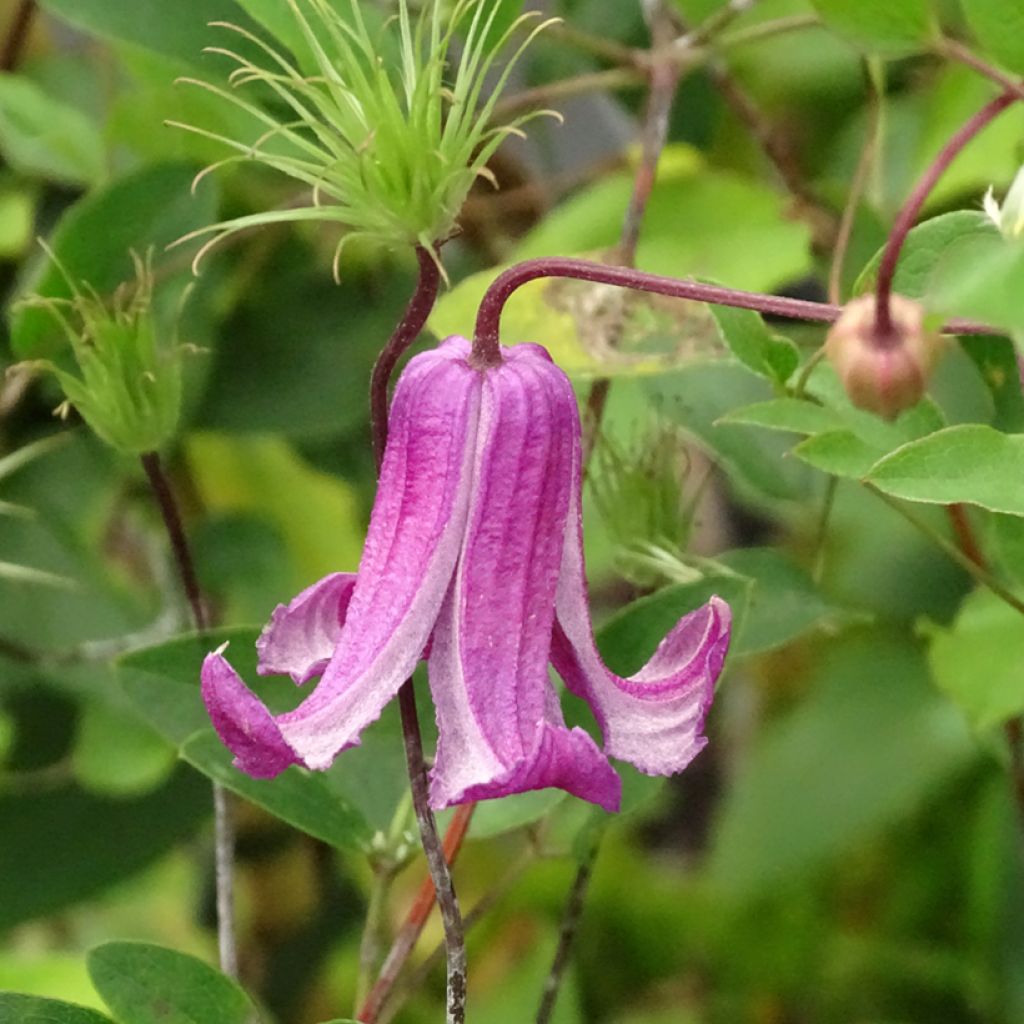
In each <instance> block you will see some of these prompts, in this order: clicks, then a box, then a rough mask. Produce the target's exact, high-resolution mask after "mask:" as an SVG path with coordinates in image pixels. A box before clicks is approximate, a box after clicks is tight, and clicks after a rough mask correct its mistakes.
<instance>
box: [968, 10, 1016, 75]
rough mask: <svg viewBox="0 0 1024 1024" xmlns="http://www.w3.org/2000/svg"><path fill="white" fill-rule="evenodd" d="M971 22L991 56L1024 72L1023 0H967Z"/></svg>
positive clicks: (972, 29) (1011, 67) (976, 34)
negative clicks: (1021, 0)
mask: <svg viewBox="0 0 1024 1024" xmlns="http://www.w3.org/2000/svg"><path fill="white" fill-rule="evenodd" d="M961 6H962V7H963V11H964V17H965V18H966V19H967V24H968V25H969V26H970V28H971V31H972V32H973V33H974V35H975V38H977V40H978V42H979V43H981V45H982V47H983V49H985V50H986V51H987V52H988V53H989V54H991V56H993V57H995V59H996V60H997V61H999V63H1000V64H1002V65H1003V66H1004V67H1006V68H1009V70H1010V71H1013V72H1015V73H1016V74H1018V75H1024V7H1022V6H1021V5H1020V3H1019V0H963V3H962V5H961Z"/></svg>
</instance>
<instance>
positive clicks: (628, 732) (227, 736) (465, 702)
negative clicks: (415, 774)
mask: <svg viewBox="0 0 1024 1024" xmlns="http://www.w3.org/2000/svg"><path fill="white" fill-rule="evenodd" d="M502 352H503V356H504V361H503V362H502V363H501V365H499V366H497V367H490V368H488V369H485V370H480V369H476V368H474V367H473V366H472V365H470V362H469V354H470V348H469V343H468V342H467V341H466V340H465V339H463V338H449V339H448V340H447V341H445V342H443V343H442V344H441V345H440V346H439V347H438V348H437V349H435V350H433V351H431V352H427V353H424V354H422V355H419V356H417V357H416V358H414V359H413V360H411V361H410V363H409V366H408V368H407V369H406V371H405V372H404V373H403V374H402V376H401V378H400V379H399V381H398V385H397V387H396V389H395V396H394V401H393V403H392V409H391V432H390V437H389V440H388V444H387V450H386V452H385V455H384V463H383V467H382V470H381V476H380V484H379V487H378V491H377V499H376V502H375V504H374V508H373V514H372V516H371V519H370V527H369V531H368V535H367V539H366V547H365V549H364V551H363V558H362V562H361V563H360V566H359V572H358V573H355V574H352V573H335V574H334V575H331V576H328V577H327V578H326V579H323V580H321V581H320V582H319V583H315V584H313V586H311V587H309V588H308V589H307V590H304V591H303V592H302V593H301V594H299V596H298V597H296V598H295V600H293V601H292V602H291V604H289V605H281V606H279V607H278V608H277V610H276V611H275V612H274V614H273V617H272V618H271V620H270V623H269V624H268V625H267V627H266V629H265V630H264V631H263V635H262V636H261V637H260V639H259V641H258V644H257V646H258V651H259V671H260V672H261V673H275V674H276V673H286V674H288V675H290V676H291V677H292V678H293V679H294V680H295V682H296V683H299V684H302V683H305V682H306V681H308V680H309V679H311V678H312V677H314V676H316V675H319V674H322V678H321V680H320V682H319V684H318V685H317V687H316V689H315V690H314V691H313V692H312V694H310V696H309V697H308V698H307V699H306V700H305V701H303V702H302V703H301V704H300V705H299V706H298V707H297V708H296V709H295V710H294V711H290V712H288V713H286V714H282V715H277V716H276V717H275V716H272V715H271V713H270V711H268V710H267V708H266V707H265V706H264V705H263V703H262V702H261V701H260V700H259V699H258V698H257V697H256V696H254V695H253V694H252V693H251V692H250V691H249V690H248V689H247V688H246V686H245V684H244V683H243V682H242V680H241V679H240V678H239V677H238V675H237V674H236V673H235V671H234V670H233V669H232V668H231V666H230V665H229V664H228V662H227V661H226V660H225V658H224V656H223V653H222V652H223V648H222V649H221V650H220V651H217V652H215V653H213V654H210V655H208V656H207V658H206V660H205V662H204V664H203V673H202V689H203V698H204V700H205V701H206V706H207V708H208V710H209V713H210V717H211V719H212V720H213V724H214V725H215V726H216V728H217V731H218V732H219V733H220V736H221V739H222V740H223V741H224V743H225V744H226V745H227V746H228V747H229V748H230V749H231V750H232V751H233V752H234V754H235V764H236V765H237V766H238V767H239V768H240V769H241V770H242V771H244V772H247V773H248V774H249V775H252V776H254V777H256V778H269V777H271V776H274V775H277V774H278V773H279V772H281V771H283V770H284V769H285V768H287V767H288V766H289V765H291V764H301V765H305V766H307V767H309V768H314V769H323V768H327V767H328V766H329V765H330V764H331V762H332V761H333V760H334V758H335V757H336V756H337V754H338V753H339V752H340V751H342V750H345V749H346V748H348V747H352V746H355V745H356V744H358V743H359V737H360V734H361V733H362V731H363V729H365V728H366V727H367V726H368V725H369V724H370V723H371V722H373V721H374V720H375V719H376V718H377V717H378V716H379V715H380V713H381V711H382V709H383V708H384V706H385V705H386V704H387V703H388V701H390V700H391V698H392V697H393V696H394V695H395V694H396V693H397V691H398V689H399V687H400V686H401V685H402V683H403V682H404V681H405V679H406V678H408V676H409V675H410V674H411V673H412V671H413V668H414V667H415V665H416V663H417V662H418V661H419V660H420V658H424V657H425V658H426V659H427V663H428V664H427V670H428V675H429V678H430V688H431V693H432V695H433V699H434V705H435V707H436V709H437V726H438V733H439V740H438V747H437V755H436V758H435V761H434V765H433V768H432V770H431V781H430V786H431V788H430V802H431V804H432V806H433V807H434V808H436V809H440V808H444V807H448V806H451V805H452V804H457V803H462V802H464V801H467V800H480V799H484V798H488V797H499V796H505V795H508V794H511V793H521V792H524V791H526V790H531V789H540V788H543V787H546V786H557V787H560V788H561V789H564V790H566V791H568V792H569V793H573V794H575V795H576V796H578V797H581V798H583V799H585V800H590V801H592V802H594V803H596V804H600V805H601V806H602V807H604V808H606V809H607V810H610V811H611V810H617V809H618V806H619V802H620V797H621V782H620V780H619V777H618V775H617V774H616V772H615V771H614V769H613V768H612V767H611V765H610V764H609V762H608V757H609V756H611V757H615V758H620V759H622V760H624V761H628V762H630V763H631V764H634V765H636V767H637V768H639V769H640V771H642V772H645V773H647V774H650V775H668V774H671V773H674V772H678V771H680V770H682V769H683V768H684V767H686V765H687V764H689V762H690V761H691V760H692V759H693V758H694V757H695V756H696V754H697V753H698V752H699V751H700V750H701V748H702V747H703V746H704V744H705V743H706V742H707V740H706V739H705V738H704V736H703V735H702V729H703V724H704V717H705V715H706V713H707V710H708V707H709V705H710V703H711V699H712V695H713V690H714V684H715V680H716V679H717V677H718V675H719V672H720V671H721V668H722V662H723V661H724V659H725V654H726V650H727V648H728V644H729V630H730V615H729V607H728V605H726V604H725V602H724V601H722V600H720V599H719V598H717V597H713V598H712V599H711V600H710V601H709V602H708V604H706V605H704V606H703V607H702V608H699V609H697V610H696V611H694V612H691V613H690V614H689V615H687V616H686V617H685V618H683V619H682V620H681V621H680V622H679V623H678V625H677V626H676V627H675V628H674V629H673V630H672V631H671V632H670V633H669V634H668V636H667V637H665V639H664V640H663V641H662V643H661V645H660V646H659V648H658V650H657V652H656V653H655V654H654V656H653V658H652V659H651V660H650V662H649V663H648V664H647V665H646V666H645V667H644V668H643V669H641V670H640V671H639V672H638V673H637V674H636V675H634V676H632V677H630V678H628V679H624V678H621V677H619V676H617V675H615V674H614V673H612V672H610V671H609V670H608V669H607V668H606V667H605V666H604V664H603V663H602V662H601V658H600V655H599V654H598V651H597V647H596V646H595V644H594V636H593V629H592V627H591V624H590V615H589V611H588V606H587V583H586V577H585V575H584V565H583V536H582V524H581V516H580V498H581V455H580V421H579V414H578V411H577V408H576V399H575V396H574V395H573V390H572V386H571V384H570V383H569V380H568V378H567V377H566V376H565V374H564V373H562V371H561V370H560V369H558V367H557V366H555V365H554V363H552V361H551V358H550V356H549V355H548V354H547V352H546V351H545V350H544V349H542V348H541V347H539V346H537V345H517V346H516V347H514V348H509V349H503V350H502ZM549 662H550V663H551V664H553V665H554V667H555V669H556V670H557V671H558V672H559V674H560V675H561V676H562V678H563V679H564V680H565V683H566V685H567V686H568V687H569V689H570V690H571V691H572V692H573V693H575V694H577V695H579V696H580V697H582V698H584V699H585V700H586V701H587V702H588V703H589V704H590V707H591V708H592V709H593V712H594V715H595V717H596V718H597V721H598V724H599V725H600V727H601V733H602V736H603V738H604V749H603V750H601V749H600V748H599V747H598V746H597V744H596V743H595V742H594V740H593V739H592V738H591V737H590V735H589V734H588V733H586V732H585V731H583V730H582V729H579V728H574V729H570V728H568V727H567V726H566V724H565V721H564V719H563V717H562V711H561V707H560V705H559V700H558V696H557V693H556V691H555V689H554V687H553V685H552V683H551V680H550V678H549V675H548V664H549Z"/></svg>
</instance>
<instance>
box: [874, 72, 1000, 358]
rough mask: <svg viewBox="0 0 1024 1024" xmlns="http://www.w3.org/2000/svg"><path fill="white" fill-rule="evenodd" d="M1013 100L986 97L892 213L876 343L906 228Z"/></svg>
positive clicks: (883, 329) (884, 325) (885, 330)
mask: <svg viewBox="0 0 1024 1024" xmlns="http://www.w3.org/2000/svg"><path fill="white" fill-rule="evenodd" d="M1016 99H1017V95H1016V94H1015V93H1014V92H1011V91H1007V92H1004V93H1002V94H1000V95H999V96H997V97H996V98H995V99H994V100H990V101H989V102H988V103H986V104H985V106H983V107H982V108H981V110H979V111H978V112H977V113H976V114H974V115H973V116H972V117H971V118H969V119H968V120H967V121H966V123H965V124H964V125H963V126H962V127H961V128H960V129H959V130H958V131H957V132H956V133H955V134H954V135H953V136H952V137H951V138H950V140H949V141H948V142H947V143H946V144H945V146H943V147H942V149H941V150H940V151H939V154H938V156H936V158H935V159H934V160H933V161H932V164H931V166H930V167H929V168H928V169H927V170H926V171H925V172H924V174H922V175H921V177H920V179H919V180H918V182H917V184H916V185H914V188H913V191H912V192H911V193H910V195H909V196H908V197H907V201H906V202H905V203H904V204H903V207H902V209H901V210H900V212H899V213H898V214H897V215H896V220H895V222H894V223H893V226H892V231H890V232H889V237H888V239H886V243H885V248H884V249H883V250H882V259H881V262H880V263H879V264H878V280H877V282H876V284H875V332H876V336H877V338H878V341H879V344H883V345H884V344H885V340H886V339H888V338H891V337H892V335H893V330H892V317H891V315H890V311H889V298H890V296H891V295H892V281H893V276H894V275H895V273H896V264H897V263H898V262H899V258H900V252H901V250H902V249H903V243H904V242H905V241H906V240H907V235H908V234H909V233H910V229H911V228H912V227H913V226H914V222H915V221H916V220H917V216H918V214H919V213H920V212H921V207H922V206H924V204H925V200H926V199H927V198H928V196H929V195H931V192H932V189H933V188H935V185H936V183H937V182H938V180H939V178H941V177H942V175H943V174H944V173H945V171H946V168H947V167H949V165H950V164H951V163H952V162H953V160H954V159H955V158H956V156H957V154H958V153H959V152H960V151H961V150H962V149H963V148H964V146H966V145H967V143H968V142H970V141H971V139H973V138H974V137H975V136H976V135H977V134H978V133H979V132H980V131H981V130H982V128H984V127H985V126H986V125H987V124H988V123H989V122H990V121H992V120H994V119H995V118H996V117H997V116H998V115H999V114H1001V113H1002V112H1003V111H1004V110H1005V109H1006V108H1007V107H1008V106H1010V104H1012V103H1013V102H1014V101H1015V100H1016Z"/></svg>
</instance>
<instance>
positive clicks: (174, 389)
mask: <svg viewBox="0 0 1024 1024" xmlns="http://www.w3.org/2000/svg"><path fill="white" fill-rule="evenodd" d="M49 255H50V258H51V259H54V260H55V262H56V259H55V257H54V256H53V254H52V253H50V254H49ZM133 259H134V262H135V275H136V276H135V280H134V281H133V282H129V283H126V284H124V285H122V286H121V287H120V288H118V289H117V291H116V292H115V293H114V294H113V296H112V297H111V298H110V299H109V300H104V299H103V298H102V297H101V296H100V295H98V294H97V293H96V292H95V290H93V289H92V288H91V287H90V286H89V285H88V284H85V283H84V282H83V283H81V284H80V285H79V284H76V283H75V282H74V281H73V280H72V279H71V278H70V276H69V275H68V274H67V272H66V271H65V272H64V276H65V278H66V279H67V282H68V287H69V288H70V291H71V297H70V298H68V299H58V298H51V297H47V296H30V297H28V298H26V299H24V300H23V302H24V303H25V304H26V305H32V306H39V307H41V308H43V309H46V310H47V311H48V312H49V313H51V314H52V315H53V316H54V318H55V319H56V320H57V321H58V323H60V325H61V327H62V328H63V329H64V333H65V334H66V335H67V339H68V342H69V344H70V347H71V353H72V356H73V357H74V362H75V364H76V367H77V371H78V372H77V373H75V372H73V371H72V370H70V369H65V368H64V366H61V365H58V363H56V362H53V361H51V360H35V361H34V362H33V363H32V365H34V366H36V367H38V368H40V369H44V370H48V371H50V372H51V373H53V374H54V376H55V377H56V378H57V381H58V382H59V384H60V386H61V388H62V389H63V391H64V395H65V399H66V400H65V402H63V403H62V404H61V405H60V406H59V407H58V410H57V411H58V413H60V414H66V412H67V410H68V409H69V407H70V406H74V408H75V409H77V410H78V412H79V413H80V414H81V416H82V419H84V420H85V422H86V423H87V424H88V425H89V426H90V427H91V428H92V429H93V430H94V431H95V433H96V434H97V436H99V437H100V438H101V439H102V440H103V441H105V442H106V443H107V444H110V445H112V446H113V447H114V448H117V449H118V450H119V451H121V452H124V453H126V454H130V455H139V454H142V453H143V452H150V451H156V450H157V449H159V448H160V446H161V445H163V444H164V443H165V442H166V441H168V440H169V439H170V438H171V437H172V436H173V435H174V432H175V430H176V429H177V425H178V416H179V413H180V409H181V360H182V355H183V351H184V350H183V348H182V347H181V346H179V345H177V344H173V345H168V344H164V343H162V341H161V338H160V331H159V329H158V326H157V323H156V318H155V316H154V314H153V310H152V295H153V271H152V267H151V264H150V262H149V260H148V259H147V260H143V259H141V258H139V257H137V256H135V255H134V254H133ZM58 266H59V264H58ZM61 269H62V270H63V268H61Z"/></svg>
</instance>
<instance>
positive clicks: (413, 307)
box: [370, 245, 441, 472]
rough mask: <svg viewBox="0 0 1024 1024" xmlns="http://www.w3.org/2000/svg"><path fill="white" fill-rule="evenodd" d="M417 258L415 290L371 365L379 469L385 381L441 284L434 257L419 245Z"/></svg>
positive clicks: (384, 424)
mask: <svg viewBox="0 0 1024 1024" xmlns="http://www.w3.org/2000/svg"><path fill="white" fill-rule="evenodd" d="M416 259H417V260H419V264H420V271H419V278H418V279H417V281H416V290H415V291H414V292H413V294H412V298H411V299H410V300H409V304H408V306H406V307H405V313H404V314H403V315H402V319H401V320H400V321H399V323H398V326H397V327H396V328H395V329H394V331H393V332H392V334H391V337H390V338H389V339H388V343H387V344H386V345H385V346H384V348H382V349H381V352H380V355H379V356H377V362H375V363H374V364H373V372H372V373H371V374H370V425H371V429H372V430H373V454H374V458H375V459H376V461H377V471H378V472H379V471H380V465H381V462H382V460H383V459H384V447H385V445H386V444H387V441H388V383H389V382H390V380H391V375H392V374H393V373H394V372H395V367H396V366H397V365H398V360H399V359H401V358H402V356H403V355H404V354H405V352H406V350H407V349H408V348H409V346H410V345H411V344H412V343H413V342H414V341H415V340H416V337H417V335H418V334H419V333H420V331H422V330H423V327H424V325H425V324H426V322H427V318H428V317H429V316H430V314H431V312H432V310H433V308H434V303H435V302H436V301H437V290H438V288H439V287H440V284H441V271H440V268H439V267H438V265H437V260H436V259H435V257H434V256H432V255H431V254H430V253H429V252H428V251H427V250H426V249H425V248H424V247H423V246H421V245H420V246H417V247H416Z"/></svg>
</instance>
